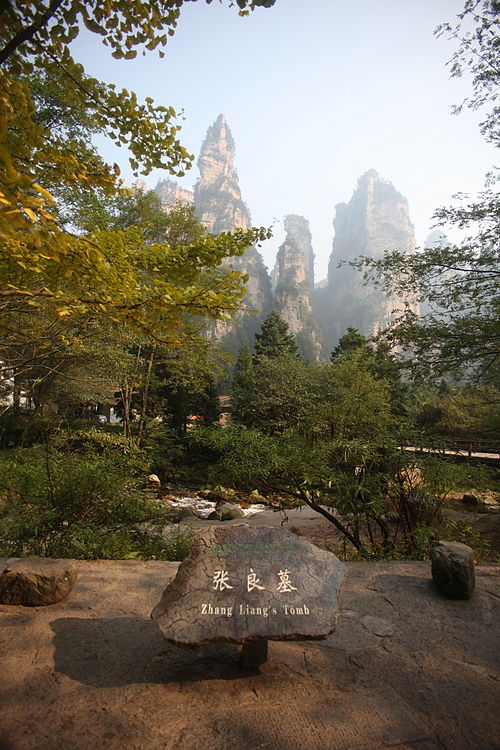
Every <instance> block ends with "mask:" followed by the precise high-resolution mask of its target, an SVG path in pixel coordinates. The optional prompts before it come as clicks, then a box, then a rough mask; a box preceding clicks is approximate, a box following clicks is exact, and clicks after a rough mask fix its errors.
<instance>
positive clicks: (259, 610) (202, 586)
mask: <svg viewBox="0 0 500 750" xmlns="http://www.w3.org/2000/svg"><path fill="white" fill-rule="evenodd" d="M345 571H346V567H345V565H344V564H343V563H341V562H340V561H339V560H338V559H337V558H336V557H335V555H333V554H331V553H329V552H324V551H323V550H320V549H318V548H317V547H315V546H314V545H312V544H310V542H307V541H305V540H303V539H299V538H297V537H296V536H295V535H294V534H291V533H290V532H288V531H285V530H284V529H279V528H265V527H264V528H259V529H253V528H251V527H249V526H247V525H246V524H241V525H238V526H232V527H230V528H224V527H220V526H217V527H211V528H210V529H208V530H207V531H205V532H203V533H202V534H200V535H199V537H198V539H197V540H196V542H195V545H194V547H193V551H192V552H191V554H190V556H189V557H188V558H187V559H186V560H184V562H183V563H182V564H181V566H180V568H179V571H178V573H177V576H176V578H175V580H174V581H173V582H172V583H171V584H169V585H168V586H167V588H166V589H165V591H164V593H163V596H162V598H161V600H160V602H159V603H158V604H157V606H156V607H155V608H154V609H153V612H152V614H151V616H152V618H153V619H154V620H156V621H157V623H158V625H159V626H160V628H161V630H162V631H163V634H164V636H165V638H166V639H167V640H168V641H169V642H171V643H175V644H177V645H184V646H193V645H201V644H207V643H211V642H217V641H229V642H231V643H244V642H245V641H247V640H255V639H259V638H263V639H269V640H308V639H317V638H325V637H326V636H327V635H329V634H330V633H332V632H333V631H334V629H335V624H336V621H337V602H338V597H339V593H340V586H341V583H342V579H343V577H344V575H345Z"/></svg>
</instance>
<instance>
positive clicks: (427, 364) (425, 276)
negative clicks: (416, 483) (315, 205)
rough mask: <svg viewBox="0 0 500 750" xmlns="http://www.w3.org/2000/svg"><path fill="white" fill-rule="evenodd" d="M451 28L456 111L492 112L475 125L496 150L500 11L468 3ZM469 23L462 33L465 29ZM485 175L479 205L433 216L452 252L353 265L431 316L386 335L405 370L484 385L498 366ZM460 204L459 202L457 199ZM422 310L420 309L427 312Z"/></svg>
mask: <svg viewBox="0 0 500 750" xmlns="http://www.w3.org/2000/svg"><path fill="white" fill-rule="evenodd" d="M458 21H459V22H458V24H457V25H456V26H452V25H451V24H449V23H444V24H441V26H439V27H438V28H437V29H436V32H435V33H436V34H437V35H438V36H441V35H443V34H445V35H447V36H448V38H451V39H454V40H458V42H459V46H458V49H457V50H456V52H455V53H454V54H453V56H452V58H451V60H450V61H449V64H450V65H451V75H452V76H461V75H463V73H464V72H465V71H468V72H469V73H471V75H472V97H471V98H469V99H466V100H465V101H464V102H462V104H460V105H458V106H457V107H455V112H457V113H458V112H460V111H461V109H462V107H463V106H467V107H470V108H472V109H480V108H483V107H491V105H493V106H492V109H491V111H490V112H489V113H488V114H487V116H486V119H485V120H484V121H483V122H482V123H481V125H480V127H481V131H482V133H483V134H484V136H485V137H486V139H487V140H489V141H491V142H492V143H494V144H495V145H497V146H498V145H500V130H499V129H498V122H499V115H500V108H499V107H498V106H497V105H496V104H495V103H496V102H497V100H498V92H499V82H500V55H499V52H500V42H499V38H500V37H499V35H498V30H499V26H500V6H499V3H498V0H467V1H466V3H465V6H464V10H463V11H462V13H460V14H459V15H458ZM468 22H472V24H473V28H472V30H471V31H468V30H467V28H466V24H467V23H468ZM493 184H494V178H493V176H492V175H489V177H488V180H487V182H486V187H485V190H484V191H483V192H482V193H481V194H480V195H479V197H478V199H477V200H475V201H471V202H469V203H465V202H464V203H462V204H461V205H458V207H456V206H451V207H445V208H440V209H438V210H437V211H436V212H435V215H434V218H435V220H436V224H435V226H436V227H441V228H447V227H450V228H451V227H453V228H454V229H455V230H459V231H460V232H461V233H463V235H464V237H463V240H462V241H461V242H460V243H459V244H450V243H446V244H442V245H440V246H438V247H435V246H433V247H428V248H425V249H424V250H423V252H420V253H416V254H414V255H412V256H407V255H405V254H403V253H399V252H392V253H386V255H385V256H384V258H382V259H381V260H373V259H370V258H362V259H358V261H357V262H355V263H354V264H353V265H355V266H356V267H358V268H361V269H362V270H363V271H364V275H365V279H366V280H367V281H371V282H374V283H376V284H381V285H382V286H383V287H384V288H385V289H387V290H391V291H392V293H393V294H394V293H398V294H399V295H401V296H403V297H405V296H407V295H409V296H410V298H411V295H417V296H418V297H420V299H421V300H424V301H425V302H426V303H428V306H430V308H431V311H430V312H428V313H426V314H425V315H423V316H420V317H419V316H418V315H417V314H416V313H415V312H414V311H412V310H411V309H410V308H408V309H407V310H406V312H405V313H403V314H402V315H400V316H399V318H398V319H396V321H395V322H394V324H393V326H392V327H391V328H389V330H388V331H387V333H386V338H387V340H388V341H389V342H390V343H392V344H396V345H400V346H402V347H403V348H404V349H406V350H407V352H408V364H409V365H410V366H411V367H413V369H414V370H416V369H418V370H420V372H422V371H423V372H424V373H426V374H434V375H438V376H440V375H443V374H446V373H453V374H454V375H455V376H456V375H458V374H462V375H464V374H465V375H466V376H467V377H468V378H469V379H472V378H474V379H478V378H479V379H481V378H482V379H485V378H486V379H491V378H493V373H494V372H495V365H496V364H497V362H498V358H499V354H500V349H499V328H498V318H499V313H500V296H499V292H498V281H499V275H500V271H499V260H500V252H499V237H500V199H499V197H498V194H497V193H495V192H494V190H493V189H492V188H493ZM459 197H462V198H464V196H459ZM426 307H427V305H426Z"/></svg>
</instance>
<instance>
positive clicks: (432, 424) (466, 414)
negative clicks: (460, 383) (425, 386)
mask: <svg viewBox="0 0 500 750" xmlns="http://www.w3.org/2000/svg"><path fill="white" fill-rule="evenodd" d="M416 419H417V422H418V424H419V425H420V427H421V429H422V434H425V435H426V437H427V436H430V437H438V436H439V437H441V436H442V437H445V438H447V439H448V440H449V439H450V438H452V439H454V438H461V439H462V440H468V441H475V440H479V441H481V444H482V445H483V447H484V448H486V447H487V446H491V447H492V448H494V447H495V446H496V442H497V437H498V434H499V431H500V413H499V402H498V391H497V389H496V388H494V387H493V386H491V385H488V386H481V385H476V386H469V387H464V388H449V389H447V390H446V391H445V392H443V393H441V394H436V395H434V397H433V398H430V399H428V400H426V401H425V402H424V403H423V404H422V406H421V409H420V411H419V413H418V414H417V415H416Z"/></svg>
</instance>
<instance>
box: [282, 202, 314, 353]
mask: <svg viewBox="0 0 500 750" xmlns="http://www.w3.org/2000/svg"><path fill="white" fill-rule="evenodd" d="M285 232H286V237H285V241H284V242H283V244H282V245H281V246H280V248H279V250H278V254H277V256H276V265H275V267H274V271H273V279H274V282H275V288H274V294H275V297H276V302H277V309H278V312H279V313H280V314H281V316H282V317H283V318H284V319H285V320H286V321H287V323H288V327H289V329H290V331H291V332H292V333H294V334H295V336H296V338H297V343H298V345H299V348H300V349H301V351H302V354H303V355H304V356H305V357H306V359H309V360H317V359H320V356H321V350H322V346H321V338H320V334H319V330H318V326H317V324H316V322H315V320H314V317H313V313H312V293H313V289H314V253H313V249H312V244H311V232H310V231H309V222H308V221H306V219H304V217H303V216H297V215H295V214H291V215H288V216H287V217H286V218H285Z"/></svg>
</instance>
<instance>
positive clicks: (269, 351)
mask: <svg viewBox="0 0 500 750" xmlns="http://www.w3.org/2000/svg"><path fill="white" fill-rule="evenodd" d="M284 355H288V356H293V357H298V356H299V350H298V347H297V342H296V341H295V337H294V335H293V334H291V333H289V332H288V323H287V322H286V321H285V320H283V318H282V317H281V315H280V314H279V313H278V312H277V311H276V310H271V312H270V313H269V315H268V316H267V318H266V319H265V320H264V321H263V323H262V326H261V330H260V333H257V334H255V357H256V358H259V357H282V356H284Z"/></svg>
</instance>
